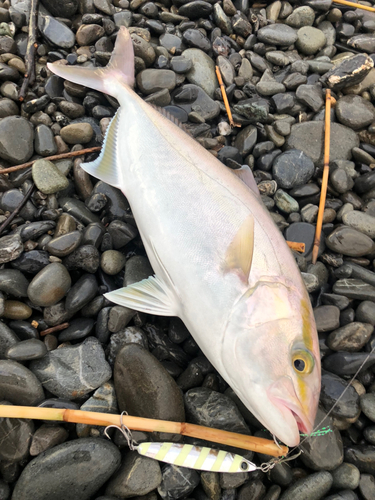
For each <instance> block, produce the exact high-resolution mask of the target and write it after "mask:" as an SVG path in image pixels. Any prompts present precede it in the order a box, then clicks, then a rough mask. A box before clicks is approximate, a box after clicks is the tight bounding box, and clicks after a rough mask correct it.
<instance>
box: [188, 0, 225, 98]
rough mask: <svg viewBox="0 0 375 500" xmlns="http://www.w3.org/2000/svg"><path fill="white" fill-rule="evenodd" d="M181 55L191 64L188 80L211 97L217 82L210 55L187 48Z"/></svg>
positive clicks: (217, 84)
mask: <svg viewBox="0 0 375 500" xmlns="http://www.w3.org/2000/svg"><path fill="white" fill-rule="evenodd" d="M215 5H216V4H215ZM183 56H184V57H185V59H188V60H189V61H191V64H192V67H191V69H190V71H188V73H186V78H187V79H188V81H189V82H190V83H194V84H195V85H198V86H199V87H201V88H202V89H203V90H204V91H205V92H206V94H208V95H209V96H210V97H211V99H212V98H213V97H214V93H215V89H216V88H217V87H218V86H219V83H218V81H217V78H216V73H215V63H214V62H213V60H212V59H211V57H210V56H209V55H208V54H206V53H205V52H203V50H200V49H187V50H185V51H184V52H183Z"/></svg>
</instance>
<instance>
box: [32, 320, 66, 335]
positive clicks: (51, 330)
mask: <svg viewBox="0 0 375 500" xmlns="http://www.w3.org/2000/svg"><path fill="white" fill-rule="evenodd" d="M69 324H70V323H61V325H56V326H51V328H47V330H42V331H41V332H40V333H39V335H40V336H41V337H44V336H45V335H49V334H50V333H55V332H61V330H65V328H68V326H69Z"/></svg>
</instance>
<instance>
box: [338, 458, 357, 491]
mask: <svg viewBox="0 0 375 500" xmlns="http://www.w3.org/2000/svg"><path fill="white" fill-rule="evenodd" d="M332 477H333V483H332V487H333V488H335V489H340V490H341V489H348V490H355V489H356V488H358V484H359V478H360V472H359V470H358V469H357V467H356V466H355V465H353V464H347V463H345V462H344V463H343V464H341V465H340V466H339V467H337V469H336V470H334V471H333V472H332Z"/></svg>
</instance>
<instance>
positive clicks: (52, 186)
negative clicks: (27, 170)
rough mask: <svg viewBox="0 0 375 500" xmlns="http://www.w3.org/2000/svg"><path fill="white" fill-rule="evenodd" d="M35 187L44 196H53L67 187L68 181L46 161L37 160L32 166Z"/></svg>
mask: <svg viewBox="0 0 375 500" xmlns="http://www.w3.org/2000/svg"><path fill="white" fill-rule="evenodd" d="M32 176H33V180H34V182H35V184H36V187H37V188H38V189H39V191H41V192H42V193H44V194H54V193H57V192H58V191H62V190H63V189H66V188H67V187H68V186H69V181H68V179H67V178H66V177H65V175H63V174H62V173H61V172H60V170H59V169H58V168H57V167H56V166H55V165H54V164H53V163H52V162H51V161H48V160H37V161H36V162H35V163H34V164H33V166H32Z"/></svg>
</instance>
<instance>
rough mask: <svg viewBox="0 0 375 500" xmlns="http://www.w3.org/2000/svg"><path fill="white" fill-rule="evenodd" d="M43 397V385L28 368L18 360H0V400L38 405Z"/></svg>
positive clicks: (17, 403) (16, 403)
mask: <svg viewBox="0 0 375 500" xmlns="http://www.w3.org/2000/svg"><path fill="white" fill-rule="evenodd" d="M43 399H44V392H43V388H42V385H41V383H40V382H39V380H38V379H37V378H36V376H35V375H34V374H33V373H32V372H31V371H30V370H29V369H28V368H26V367H25V366H23V365H22V364H21V363H17V361H10V360H0V400H2V401H3V400H4V401H9V402H11V403H12V404H15V405H26V406H36V405H38V404H39V403H40V402H41V401H42V400H43Z"/></svg>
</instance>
